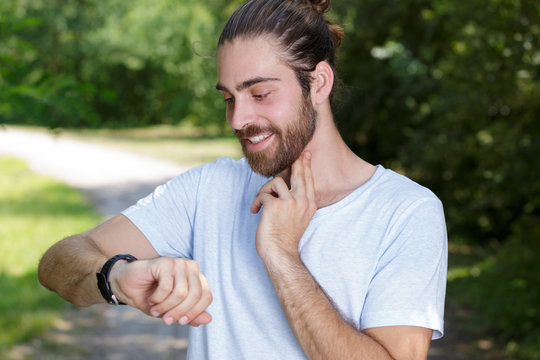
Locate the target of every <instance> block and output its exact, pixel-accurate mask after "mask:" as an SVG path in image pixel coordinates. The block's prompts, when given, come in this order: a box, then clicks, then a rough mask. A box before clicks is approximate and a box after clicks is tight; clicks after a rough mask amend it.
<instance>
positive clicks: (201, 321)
mask: <svg viewBox="0 0 540 360" xmlns="http://www.w3.org/2000/svg"><path fill="white" fill-rule="evenodd" d="M211 321H212V315H210V314H209V313H207V312H206V311H205V312H202V313H201V314H199V316H197V317H196V318H195V319H194V320H192V321H191V322H190V323H189V325H190V326H195V327H197V326H199V325H206V324H209V323H210V322H211Z"/></svg>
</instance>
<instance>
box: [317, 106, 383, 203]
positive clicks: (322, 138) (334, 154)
mask: <svg viewBox="0 0 540 360" xmlns="http://www.w3.org/2000/svg"><path fill="white" fill-rule="evenodd" d="M306 151H309V152H310V153H311V156H312V157H311V169H312V173H313V178H314V181H315V193H316V199H317V206H318V208H322V207H325V206H328V205H331V204H333V203H336V202H338V201H340V200H341V199H343V198H344V197H346V196H347V195H349V194H350V193H351V192H353V191H354V190H355V189H357V188H358V187H360V186H361V185H362V184H364V183H365V182H366V181H368V180H369V179H370V178H371V176H372V175H373V174H374V173H375V167H374V166H373V165H371V164H369V163H368V162H366V161H364V160H363V159H361V158H360V157H358V156H357V155H356V154H355V153H353V151H352V150H351V149H350V148H349V147H348V146H347V144H345V141H343V138H342V137H341V135H340V134H339V131H338V129H337V127H336V125H335V122H334V119H333V116H332V113H331V110H330V106H329V105H328V106H326V107H323V108H322V109H319V118H318V123H317V130H316V131H315V134H314V135H313V139H312V140H311V141H310V143H309V144H308V145H307V147H306Z"/></svg>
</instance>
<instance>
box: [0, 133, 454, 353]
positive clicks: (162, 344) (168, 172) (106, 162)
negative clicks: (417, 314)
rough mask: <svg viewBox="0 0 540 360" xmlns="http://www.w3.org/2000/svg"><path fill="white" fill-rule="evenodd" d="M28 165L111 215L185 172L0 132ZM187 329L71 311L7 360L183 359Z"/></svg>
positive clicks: (107, 151) (130, 314) (89, 147)
mask: <svg viewBox="0 0 540 360" xmlns="http://www.w3.org/2000/svg"><path fill="white" fill-rule="evenodd" d="M1 155H10V156H14V157H18V158H21V159H23V160H25V161H27V162H28V163H29V165H30V167H31V168H32V169H33V170H34V171H35V172H37V173H39V174H42V175H45V176H48V177H51V178H55V179H58V180H60V181H62V182H64V183H67V184H69V185H71V186H73V187H75V188H77V189H79V190H81V191H82V192H84V193H85V194H86V195H87V196H88V198H89V199H90V201H91V202H92V203H93V204H94V206H95V207H96V208H97V209H98V210H99V211H100V212H101V213H103V214H104V215H105V216H107V217H108V216H112V215H115V214H117V213H118V212H120V211H121V210H123V209H125V208H126V207H128V206H129V205H131V204H133V203H134V202H135V201H136V200H138V199H139V198H141V197H143V196H145V195H146V194H148V193H150V192H151V191H152V190H153V189H154V187H155V186H157V185H159V184H161V183H163V182H164V181H166V180H168V179H170V178H172V177H174V176H175V175H178V174H180V173H181V172H183V171H185V170H187V168H185V167H182V166H179V165H175V164H171V163H167V162H164V161H160V160H156V159H154V158H147V157H144V156H140V155H135V154H132V153H128V152H125V151H120V150H118V149H113V148H108V147H104V146H99V145H93V144H86V143H82V142H78V141H73V140H69V139H67V138H65V137H62V136H53V135H50V134H43V133H32V132H25V131H21V130H16V129H11V128H7V129H0V156H1ZM456 336H457V334H452V332H449V331H448V326H447V332H446V335H445V338H443V339H442V340H437V341H434V342H433V343H432V346H431V349H430V355H429V359H430V360H450V359H456V360H460V359H464V357H463V356H461V355H459V354H460V351H459V350H460V348H459V346H460V345H459V342H458V341H457V339H456ZM186 350H187V329H186V328H184V327H182V326H180V325H173V326H166V325H164V324H162V323H161V322H160V321H158V320H156V319H153V318H150V317H148V316H146V315H144V314H142V313H141V312H139V311H138V310H135V309H132V308H129V307H124V306H109V305H96V306H92V307H89V308H77V307H70V308H69V309H68V310H67V311H66V312H65V313H64V314H63V315H62V317H61V319H60V320H59V321H57V322H56V324H55V325H54V326H53V327H52V328H51V329H50V331H48V332H47V333H46V334H45V336H44V337H43V338H40V339H36V340H34V341H33V342H31V343H29V344H26V345H21V346H18V347H17V348H16V349H15V351H14V354H13V356H12V357H10V358H9V359H14V360H15V359H17V360H18V359H57V360H61V359H69V360H79V359H90V360H97V359H111V360H123V359H130V360H142V359H153V360H161V359H163V360H165V359H166V360H169V359H185V358H186Z"/></svg>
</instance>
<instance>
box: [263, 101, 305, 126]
mask: <svg viewBox="0 0 540 360" xmlns="http://www.w3.org/2000/svg"><path fill="white" fill-rule="evenodd" d="M293 99H294V98H286V97H283V98H280V99H273V100H272V101H269V102H268V103H266V104H264V112H265V113H266V117H268V118H270V119H272V120H273V121H275V122H276V123H277V124H283V123H286V122H288V121H290V120H291V119H293V118H295V117H296V114H298V106H299V104H298V102H295V101H293Z"/></svg>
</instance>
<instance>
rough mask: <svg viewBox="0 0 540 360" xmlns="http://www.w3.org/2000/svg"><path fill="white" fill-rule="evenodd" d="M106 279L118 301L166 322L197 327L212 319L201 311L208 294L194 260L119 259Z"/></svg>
mask: <svg viewBox="0 0 540 360" xmlns="http://www.w3.org/2000/svg"><path fill="white" fill-rule="evenodd" d="M109 282H110V284H111V288H112V292H113V294H115V295H116V296H117V298H118V299H119V300H120V301H122V302H125V303H126V304H128V305H131V306H133V307H136V308H138V309H140V310H141V311H143V312H144V313H146V314H148V315H150V316H154V317H161V319H162V321H163V322H164V323H165V324H167V325H170V324H172V323H174V322H178V323H180V324H182V325H186V324H189V325H192V326H199V325H204V324H208V323H209V322H210V321H212V316H211V315H210V314H209V313H207V312H206V311H205V310H206V308H207V307H208V306H209V305H210V303H211V302H212V293H211V291H210V287H209V286H208V282H207V281H206V278H205V277H204V275H203V274H201V273H200V272H199V265H198V264H197V263H196V262H195V261H191V260H186V259H173V258H167V257H159V258H155V259H151V260H137V261H134V262H131V263H127V262H124V261H119V262H118V263H116V264H115V265H114V266H113V268H112V270H111V273H110V275H109Z"/></svg>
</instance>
